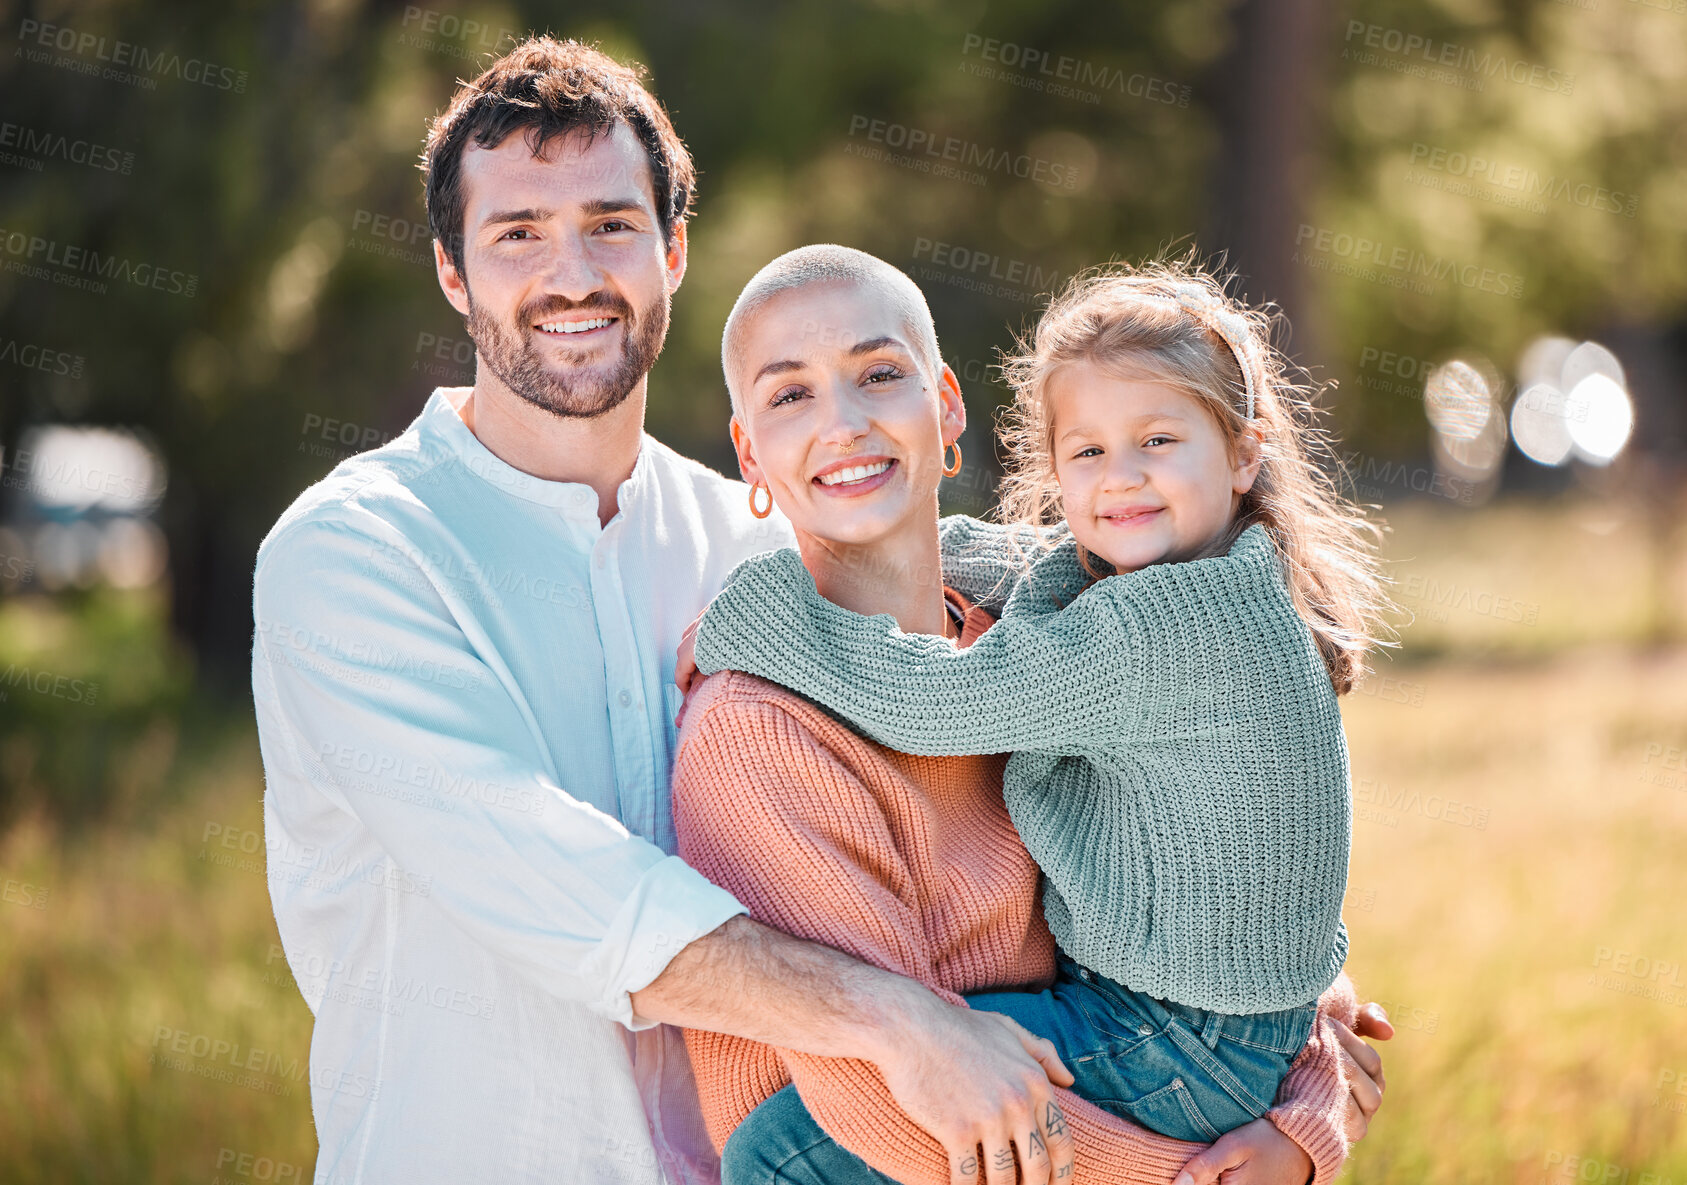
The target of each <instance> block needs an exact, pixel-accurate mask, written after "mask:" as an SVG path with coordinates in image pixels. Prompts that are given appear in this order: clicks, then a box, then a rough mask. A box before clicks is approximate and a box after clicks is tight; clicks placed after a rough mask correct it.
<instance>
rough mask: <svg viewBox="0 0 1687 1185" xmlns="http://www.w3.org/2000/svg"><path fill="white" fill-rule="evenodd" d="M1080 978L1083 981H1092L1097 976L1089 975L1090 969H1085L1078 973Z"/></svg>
mask: <svg viewBox="0 0 1687 1185" xmlns="http://www.w3.org/2000/svg"><path fill="white" fill-rule="evenodd" d="M1078 978H1079V979H1083V980H1090V979H1094V978H1095V976H1093V975H1091V974H1090V973H1089V971H1088V969H1085V970H1083V971H1080V972H1078Z"/></svg>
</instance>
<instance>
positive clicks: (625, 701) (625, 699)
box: [616, 691, 633, 708]
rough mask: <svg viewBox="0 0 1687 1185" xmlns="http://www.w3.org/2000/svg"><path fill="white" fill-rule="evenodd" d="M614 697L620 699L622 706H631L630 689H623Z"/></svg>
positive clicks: (631, 694)
mask: <svg viewBox="0 0 1687 1185" xmlns="http://www.w3.org/2000/svg"><path fill="white" fill-rule="evenodd" d="M616 698H617V699H619V700H620V701H621V706H622V707H623V708H625V707H629V706H631V704H632V702H633V693H632V692H630V691H623V692H622V693H621V694H620V695H618V696H617V697H616Z"/></svg>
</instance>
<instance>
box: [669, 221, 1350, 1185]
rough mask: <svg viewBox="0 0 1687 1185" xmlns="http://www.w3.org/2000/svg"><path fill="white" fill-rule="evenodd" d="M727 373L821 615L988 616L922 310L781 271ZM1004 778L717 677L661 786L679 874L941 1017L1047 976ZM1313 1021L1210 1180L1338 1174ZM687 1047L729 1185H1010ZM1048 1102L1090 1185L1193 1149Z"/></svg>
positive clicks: (757, 467)
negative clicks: (1230, 1171) (958, 559)
mask: <svg viewBox="0 0 1687 1185" xmlns="http://www.w3.org/2000/svg"><path fill="white" fill-rule="evenodd" d="M722 355H723V364H724V366H725V368H726V371H727V381H728V385H729V388H730V389H731V392H732V396H733V404H734V411H735V414H734V418H733V424H732V434H733V440H734V443H735V445H736V447H737V450H738V456H739V461H740V465H741V467H742V468H743V471H744V474H745V476H746V477H747V478H749V479H750V480H751V481H752V482H754V483H755V486H754V488H753V490H752V497H753V498H755V497H759V498H761V499H763V502H762V503H760V504H757V508H758V510H759V509H760V508H761V507H762V506H765V505H766V499H767V498H768V497H769V496H771V499H772V502H773V503H775V504H777V505H778V507H779V508H780V510H782V511H783V512H784V513H785V515H786V517H787V518H788V519H789V520H790V521H791V523H792V525H793V527H795V529H796V533H797V537H798V541H799V549H800V551H801V554H802V558H803V562H804V565H805V566H806V567H807V569H808V571H809V573H810V574H811V575H812V576H813V577H814V580H815V584H816V587H817V589H818V591H819V592H820V593H821V595H823V596H825V597H827V598H828V599H830V600H833V601H835V602H837V603H838V604H840V605H843V606H844V607H846V608H849V609H852V610H854V611H856V612H859V613H864V614H875V613H889V614H891V615H893V616H894V617H895V618H896V619H897V621H898V624H899V625H900V627H901V628H902V629H903V630H904V631H906V632H918V633H930V634H939V633H942V634H946V635H948V636H950V637H953V638H955V639H956V640H957V641H958V643H959V644H961V645H967V644H969V643H970V642H971V641H972V639H974V638H976V637H977V636H978V635H979V634H980V633H981V632H982V631H983V630H985V629H988V628H989V625H990V623H991V619H990V616H989V614H988V613H986V612H985V611H983V610H982V609H979V608H977V607H974V606H971V605H969V604H968V603H967V602H966V601H965V600H964V598H962V597H961V596H960V595H959V594H958V593H956V592H954V591H953V590H948V589H945V588H944V587H943V585H942V583H941V580H940V577H939V575H938V573H939V572H940V558H941V557H940V553H939V532H938V520H937V485H938V481H939V479H940V475H941V474H942V473H943V472H945V469H944V464H943V458H944V457H946V455H947V450H948V448H950V447H952V446H953V443H954V442H955V440H956V439H957V438H958V437H959V436H960V434H961V432H962V430H963V429H964V428H965V410H964V407H963V405H962V402H961V398H960V392H959V388H958V386H957V384H956V381H955V377H954V374H953V372H952V371H950V370H948V368H946V367H943V366H942V364H941V361H940V357H939V355H938V351H937V345H936V339H935V334H934V333H933V331H932V328H931V321H930V314H929V312H928V311H927V310H926V307H925V303H924V300H923V298H922V297H921V296H920V294H919V291H918V289H917V287H915V286H914V285H913V283H912V282H911V281H910V280H908V278H907V277H906V276H904V275H902V273H900V272H898V271H896V270H895V269H894V268H891V267H889V265H887V264H884V263H882V262H881V261H878V260H874V259H872V257H870V256H865V255H862V254H861V253H860V252H852V251H848V250H847V249H844V248H836V247H811V248H804V249H802V250H801V251H797V252H792V253H790V254H789V255H787V256H783V257H781V258H780V259H778V260H775V261H774V262H773V263H772V264H770V265H768V267H767V268H764V269H763V271H762V272H761V273H759V274H758V275H757V276H756V278H755V279H753V280H752V281H751V283H750V285H749V286H748V287H747V288H746V289H745V292H744V294H743V295H741V296H740V298H739V302H738V304H737V306H736V307H735V308H734V310H733V315H732V318H731V319H730V320H729V321H728V325H727V332H726V337H725V341H724V343H723V350H722ZM950 471H952V468H951V470H950ZM753 504H755V503H753ZM1004 761H1005V759H1004V758H1003V757H1000V756H998V757H959V758H943V759H936V758H920V757H912V756H908V755H905V754H899V753H894V752H891V751H889V750H886V749H883V748H882V747H880V746H878V745H875V744H873V743H872V742H870V741H868V740H866V739H864V738H862V737H860V736H858V735H856V734H854V733H853V732H851V731H850V730H849V729H848V728H846V727H845V726H843V725H842V724H840V723H839V722H838V721H836V720H835V719H833V718H832V717H831V716H829V715H828V714H826V713H825V712H824V711H822V710H821V709H819V708H818V707H816V706H815V705H813V704H811V703H809V702H808V701H806V700H803V699H802V698H801V697H798V696H796V695H795V694H793V693H791V692H789V691H786V690H785V689H783V688H779V687H777V686H775V685H772V684H769V683H766V682H763V681H761V680H758V679H754V678H752V677H751V676H748V675H744V674H741V673H736V672H723V673H722V674H721V675H718V676H715V677H713V678H711V679H709V680H706V681H704V682H703V683H702V684H701V685H700V686H699V687H698V688H697V689H695V693H694V695H693V696H692V698H691V700H690V701H689V702H688V705H687V715H686V719H685V721H684V726H683V728H682V733H681V738H680V748H679V751H678V755H677V757H676V763H675V769H674V795H675V799H674V812H675V822H676V825H677V827H678V830H679V837H680V852H681V854H682V855H683V856H684V857H685V858H686V859H687V860H688V861H689V862H690V863H691V864H692V865H693V866H694V867H697V868H698V869H700V870H701V871H703V872H704V873H705V874H706V875H708V876H709V877H710V878H711V879H713V880H715V881H716V882H717V883H719V884H721V885H722V886H724V887H726V888H727V889H729V890H731V891H732V892H734V893H735V894H736V895H737V896H738V897H739V899H740V900H742V901H743V902H744V903H745V904H746V905H747V906H748V907H749V909H750V910H751V912H752V914H753V915H754V916H756V917H757V919H758V920H761V921H764V922H767V923H769V924H772V925H775V926H778V927H779V928H781V929H784V930H787V931H789V932H791V933H794V934H798V935H800V936H803V937H808V938H812V939H814V940H816V941H820V942H824V943H826V944H828V945H831V946H834V947H838V948H840V949H843V950H845V951H848V952H849V953H851V954H854V955H856V956H858V957H860V958H862V959H865V960H867V961H869V962H873V963H876V964H878V965H880V966H883V967H887V968H889V969H891V970H895V971H899V972H901V973H903V974H906V975H909V976H910V977H912V978H915V979H918V980H920V981H921V982H923V983H925V984H926V985H927V986H928V987H930V988H932V989H933V990H934V991H936V992H937V993H938V994H940V995H942V996H944V997H945V998H948V999H950V1000H952V1001H954V1002H956V1003H959V1002H961V1001H960V993H965V992H979V991H983V990H985V989H993V988H1010V987H1021V986H1023V987H1030V988H1033V989H1034V988H1035V987H1037V986H1040V985H1041V984H1043V983H1046V982H1047V981H1048V980H1049V979H1050V978H1052V975H1053V955H1054V947H1053V942H1052V939H1051V938H1050V936H1049V933H1048V930H1047V927H1046V925H1045V924H1044V922H1043V920H1042V916H1041V911H1040V909H1039V908H1038V905H1037V898H1036V891H1037V880H1038V873H1037V869H1036V866H1035V865H1034V864H1033V863H1032V862H1031V860H1030V857H1029V856H1028V855H1027V853H1026V852H1025V849H1024V847H1023V845H1022V844H1021V843H1020V842H1019V840H1018V837H1017V835H1016V834H1015V833H1014V831H1013V828H1012V825H1011V823H1010V822H1009V820H1008V818H1007V814H1006V810H1005V808H1004V806H1003V804H1002V799H1001V776H1002V768H1003V764H1004ZM1322 1005H1323V1006H1322V1009H1321V1016H1320V1020H1319V1025H1318V1027H1317V1028H1315V1030H1314V1037H1313V1039H1312V1040H1311V1041H1310V1042H1309V1043H1308V1047H1307V1049H1306V1050H1305V1051H1303V1053H1302V1055H1301V1057H1300V1059H1299V1060H1297V1062H1296V1065H1295V1069H1294V1070H1293V1071H1291V1074H1290V1076H1289V1078H1288V1079H1287V1080H1286V1081H1285V1083H1284V1090H1283V1094H1282V1096H1281V1097H1282V1098H1284V1099H1285V1103H1284V1105H1280V1106H1279V1107H1278V1108H1277V1109H1275V1110H1273V1111H1272V1112H1271V1113H1270V1117H1271V1118H1270V1119H1269V1120H1259V1121H1256V1122H1255V1123H1253V1124H1249V1125H1247V1126H1246V1127H1243V1128H1239V1129H1237V1131H1235V1132H1232V1133H1230V1134H1229V1135H1227V1136H1226V1137H1225V1138H1224V1140H1222V1141H1220V1143H1219V1144H1218V1145H1215V1146H1214V1149H1213V1155H1212V1156H1210V1157H1207V1158H1203V1159H1202V1160H1200V1161H1197V1162H1196V1163H1195V1164H1193V1165H1191V1169H1194V1170H1197V1171H1198V1172H1199V1173H1200V1174H1201V1175H1202V1178H1203V1179H1212V1177H1213V1176H1214V1175H1216V1171H1217V1169H1218V1168H1220V1167H1225V1166H1227V1165H1236V1166H1241V1167H1240V1168H1239V1170H1238V1172H1237V1174H1235V1175H1233V1176H1232V1177H1231V1178H1230V1179H1231V1180H1241V1181H1258V1182H1285V1183H1286V1182H1294V1183H1296V1185H1298V1183H1299V1182H1301V1181H1304V1180H1306V1179H1307V1177H1308V1174H1309V1172H1310V1173H1313V1174H1315V1179H1316V1180H1318V1181H1322V1180H1325V1179H1327V1178H1328V1177H1330V1176H1332V1175H1333V1174H1334V1173H1335V1172H1336V1171H1337V1169H1339V1167H1340V1164H1341V1161H1342V1158H1343V1157H1344V1155H1345V1152H1346V1138H1345V1137H1346V1132H1347V1110H1348V1106H1349V1102H1348V1096H1349V1083H1348V1082H1347V1081H1344V1078H1343V1074H1342V1069H1341V1067H1342V1059H1343V1057H1344V1056H1348V1057H1349V1058H1350V1055H1344V1052H1343V1040H1344V1039H1343V1038H1342V1036H1341V1035H1340V1027H1339V1026H1338V1025H1336V1024H1335V1023H1334V1022H1332V1021H1331V1019H1330V1016H1331V1015H1332V1014H1334V1015H1338V1016H1339V1015H1345V1016H1346V1017H1347V1018H1348V1019H1351V1015H1352V998H1351V986H1350V985H1348V984H1347V983H1346V981H1345V980H1342V981H1338V984H1337V986H1336V988H1332V989H1331V992H1330V993H1327V994H1326V996H1325V998H1324V1001H1323V1002H1322ZM1375 1031H1376V1032H1377V1034H1378V1035H1382V1027H1381V1026H1377V1027H1376V1029H1375ZM1347 1039H1349V1040H1353V1039H1352V1035H1351V1033H1349V1034H1347ZM1354 1043H1355V1044H1357V1045H1358V1046H1359V1047H1360V1048H1361V1049H1365V1047H1364V1046H1363V1044H1362V1043H1360V1042H1357V1041H1356V1040H1354ZM688 1044H689V1046H690V1049H691V1053H692V1060H693V1064H694V1067H695V1069H696V1073H697V1078H698V1086H699V1090H700V1092H701V1094H702V1098H703V1103H704V1109H705V1115H706V1117H707V1118H708V1120H709V1123H710V1129H711V1132H712V1134H713V1135H714V1137H715V1140H716V1142H717V1144H722V1145H724V1154H723V1162H724V1168H725V1174H726V1178H727V1181H728V1185H738V1183H739V1182H747V1181H772V1180H775V1179H778V1180H783V1181H809V1180H812V1181H834V1182H842V1181H872V1182H879V1181H884V1180H885V1179H887V1176H886V1175H888V1177H889V1178H890V1179H894V1180H900V1181H904V1182H926V1181H930V1182H933V1183H936V1182H947V1181H950V1180H951V1179H958V1180H967V1179H974V1178H978V1179H982V1178H983V1177H985V1176H987V1177H988V1180H989V1181H990V1182H991V1185H995V1183H996V1182H998V1181H1006V1182H1011V1181H1012V1180H1013V1179H1014V1156H1015V1152H1014V1150H1011V1149H990V1148H985V1149H983V1154H984V1158H985V1159H984V1162H983V1165H982V1166H980V1165H978V1164H977V1163H969V1160H973V1159H975V1158H974V1157H973V1150H972V1149H971V1148H968V1147H950V1148H945V1147H944V1146H943V1145H942V1144H940V1143H939V1142H938V1141H937V1140H935V1139H934V1138H933V1137H931V1136H930V1135H928V1134H927V1133H925V1132H924V1131H923V1130H921V1129H920V1128H919V1127H918V1126H917V1125H916V1124H914V1123H913V1121H912V1120H910V1119H909V1118H908V1117H907V1116H906V1115H904V1114H902V1113H901V1112H900V1110H899V1109H898V1108H897V1107H896V1106H895V1104H894V1103H893V1102H892V1101H891V1100H890V1097H889V1094H888V1091H887V1090H886V1089H885V1087H884V1083H883V1081H882V1079H880V1078H879V1077H878V1075H877V1074H876V1072H875V1071H873V1070H872V1069H871V1068H870V1067H867V1066H864V1065H862V1064H860V1063H852V1062H846V1061H839V1060H837V1059H825V1058H816V1057H811V1056H807V1055H802V1054H798V1053H794V1052H790V1051H779V1050H773V1049H769V1048H767V1047H765V1046H757V1045H754V1044H753V1043H749V1042H744V1041H739V1040H736V1039H733V1038H727V1037H722V1036H719V1035H716V1034H703V1033H692V1034H688ZM1362 1056H1366V1057H1367V1061H1370V1060H1371V1059H1372V1058H1374V1054H1370V1053H1369V1051H1368V1049H1367V1050H1366V1054H1364V1055H1362ZM1371 1064H1373V1065H1374V1064H1375V1063H1374V1061H1372V1062H1371ZM1376 1077H1377V1078H1378V1079H1380V1073H1379V1074H1377V1075H1376ZM1351 1085H1352V1091H1353V1098H1354V1099H1355V1100H1356V1102H1357V1107H1356V1110H1359V1111H1361V1112H1363V1114H1364V1115H1366V1116H1368V1114H1369V1113H1370V1112H1371V1111H1372V1110H1374V1108H1375V1105H1376V1102H1377V1101H1378V1086H1377V1084H1376V1082H1374V1081H1373V1080H1372V1078H1371V1077H1370V1076H1367V1075H1366V1074H1364V1073H1363V1072H1362V1071H1360V1070H1358V1067H1357V1066H1353V1067H1352V1070H1351ZM1060 1101H1061V1107H1062V1108H1063V1110H1064V1114H1065V1119H1066V1121H1067V1122H1069V1123H1070V1126H1071V1131H1072V1134H1073V1137H1074V1141H1075V1144H1076V1148H1077V1169H1078V1177H1079V1179H1081V1180H1084V1181H1121V1182H1127V1181H1128V1182H1141V1181H1160V1182H1164V1181H1167V1180H1169V1179H1171V1177H1172V1175H1173V1174H1174V1173H1177V1171H1178V1169H1179V1168H1180V1166H1182V1165H1183V1164H1184V1162H1185V1161H1188V1160H1189V1159H1190V1157H1191V1156H1192V1155H1194V1153H1196V1152H1197V1151H1198V1146H1197V1145H1192V1144H1186V1143H1181V1142H1179V1141H1175V1140H1169V1139H1165V1138H1163V1137H1158V1136H1153V1135H1150V1134H1149V1133H1145V1132H1143V1131H1142V1130H1141V1129H1139V1128H1136V1127H1134V1126H1132V1125H1131V1124H1129V1123H1128V1122H1126V1121H1124V1120H1121V1119H1116V1118H1114V1117H1112V1116H1109V1115H1107V1114H1105V1113H1104V1112H1102V1111H1100V1110H1099V1109H1097V1108H1095V1107H1092V1106H1090V1105H1088V1104H1086V1103H1083V1102H1082V1101H1081V1100H1078V1099H1077V1098H1076V1097H1074V1096H1071V1095H1069V1094H1065V1093H1064V1092H1062V1093H1061V1095H1060ZM1360 1122H1361V1126H1362V1122H1363V1120H1362V1119H1361V1121H1360ZM1020 1151H1024V1150H1020ZM980 1167H983V1168H984V1169H985V1172H984V1173H983V1174H980V1173H979V1172H978V1169H979V1168H980ZM952 1169H953V1173H952V1171H951V1170H952ZM881 1174H884V1175H881ZM1195 1175H1196V1172H1192V1173H1191V1174H1190V1177H1191V1179H1194V1177H1195Z"/></svg>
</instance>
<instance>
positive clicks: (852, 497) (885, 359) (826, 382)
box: [732, 283, 966, 546]
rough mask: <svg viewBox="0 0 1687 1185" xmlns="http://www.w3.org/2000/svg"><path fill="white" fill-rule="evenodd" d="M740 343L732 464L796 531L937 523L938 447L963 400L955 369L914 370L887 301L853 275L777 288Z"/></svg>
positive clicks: (843, 540)
mask: <svg viewBox="0 0 1687 1185" xmlns="http://www.w3.org/2000/svg"><path fill="white" fill-rule="evenodd" d="M741 346H742V360H741V362H740V365H739V373H740V381H741V382H742V384H743V385H742V387H740V389H739V390H740V407H739V415H738V416H735V417H734V418H733V423H732V439H733V442H734V444H735V445H736V446H737V450H738V462H739V466H740V468H741V469H742V470H743V472H744V476H745V478H746V479H747V480H749V481H761V482H765V483H766V484H767V487H768V489H769V490H770V491H771V492H772V494H773V501H774V503H775V504H776V505H777V506H778V507H779V509H780V510H781V511H782V512H783V513H784V515H785V517H786V518H787V519H789V520H790V522H791V525H792V526H793V527H795V528H796V529H797V531H798V533H799V534H803V535H807V536H810V537H812V538H814V539H816V540H819V541H821V542H824V543H828V544H833V545H843V546H867V545H872V544H876V543H879V542H882V541H884V540H885V539H886V538H887V537H888V536H890V535H892V534H894V533H897V532H899V531H902V530H917V531H922V532H926V533H929V532H931V531H933V530H935V523H936V521H937V485H938V482H939V481H941V480H942V477H943V450H944V446H945V444H946V443H947V442H949V441H952V440H954V439H955V438H956V437H958V436H959V435H960V434H961V432H962V430H963V429H964V428H965V427H966V408H965V405H964V404H963V403H962V402H961V392H960V387H959V385H958V384H957V383H956V381H955V376H954V372H952V371H951V370H950V369H949V368H948V367H947V366H944V367H943V368H942V370H941V372H940V373H938V374H931V373H928V371H927V370H926V368H925V367H922V365H921V361H920V358H919V356H918V355H917V354H916V353H915V348H914V336H913V333H912V332H911V330H910V328H909V327H908V326H907V325H905V324H903V323H902V320H901V318H900V317H899V316H898V315H897V313H896V311H895V309H894V307H893V306H892V305H891V304H890V303H889V302H887V301H885V300H883V299H881V298H880V297H879V295H878V294H877V293H875V292H874V291H872V290H870V289H869V288H867V287H864V286H862V285H858V284H851V283H826V284H813V285H810V286H808V287H806V288H800V289H796V290H793V291H790V292H785V293H781V294H780V295H778V296H776V297H774V298H773V299H772V300H771V301H769V302H768V303H767V305H766V306H765V307H763V308H762V309H761V310H760V311H759V312H758V313H757V314H756V315H755V317H754V318H753V320H752V321H751V323H750V324H749V325H747V326H746V327H745V330H744V333H743V338H742V342H741ZM939 365H941V364H939Z"/></svg>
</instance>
